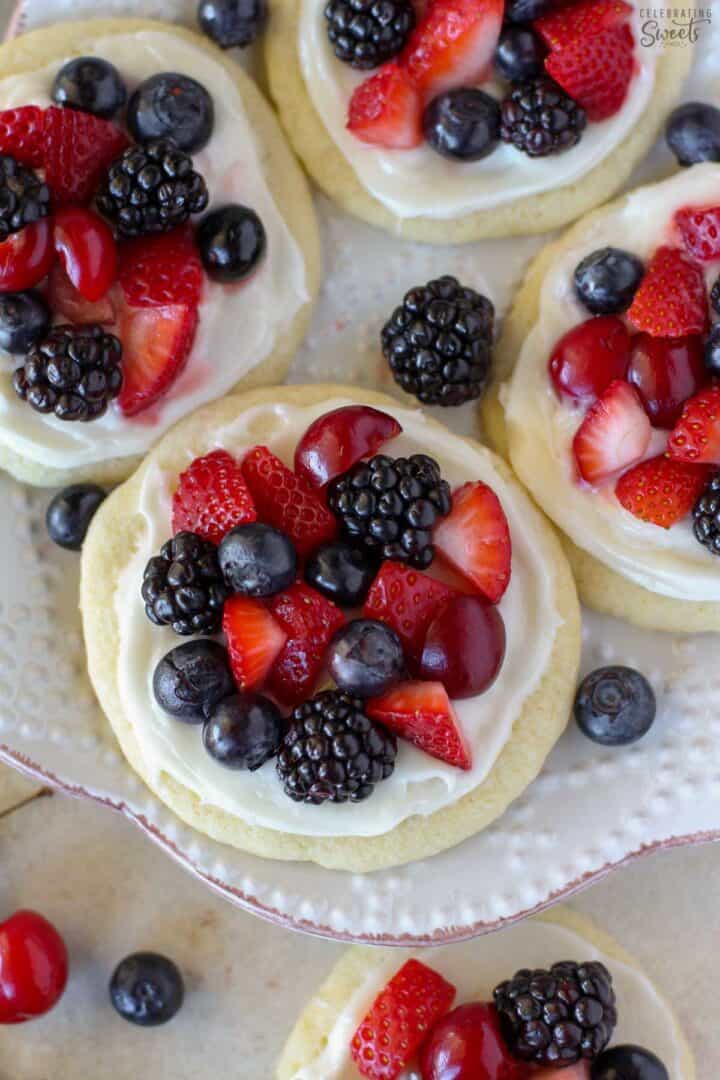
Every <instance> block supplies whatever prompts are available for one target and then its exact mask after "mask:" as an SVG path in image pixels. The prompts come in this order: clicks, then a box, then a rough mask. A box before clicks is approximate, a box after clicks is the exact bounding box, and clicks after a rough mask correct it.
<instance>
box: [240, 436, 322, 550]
mask: <svg viewBox="0 0 720 1080" xmlns="http://www.w3.org/2000/svg"><path fill="white" fill-rule="evenodd" d="M242 471H243V476H244V477H245V482H246V483H247V486H248V487H249V488H250V493H251V495H252V497H253V500H254V502H255V506H256V507H257V512H258V517H259V518H260V519H261V521H264V522H265V524H266V525H272V526H274V527H275V528H276V529H280V530H281V531H282V532H284V533H287V535H288V536H289V537H290V539H291V540H292V541H293V543H294V544H295V547H296V548H297V550H298V554H299V555H300V556H305V555H309V554H310V552H311V551H313V550H314V549H315V548H316V547H319V546H320V544H324V543H325V542H326V541H328V540H332V539H333V537H334V536H335V533H336V531H337V524H336V522H335V518H334V517H333V516H332V514H331V513H330V511H329V510H328V509H327V507H326V506H325V504H324V503H323V502H322V500H321V498H320V497H319V496H318V495H316V494H315V492H314V491H313V490H312V488H311V487H310V485H309V484H308V483H307V482H306V481H305V480H302V479H301V478H300V477H299V476H296V475H295V473H294V472H292V471H291V470H290V469H288V468H287V466H286V465H283V463H282V461H281V460H280V458H277V457H275V455H274V454H273V453H271V452H270V450H268V448H267V447H266V446H256V447H255V448H254V450H251V451H250V452H249V453H248V454H247V455H246V456H245V459H244V461H243V463H242Z"/></svg>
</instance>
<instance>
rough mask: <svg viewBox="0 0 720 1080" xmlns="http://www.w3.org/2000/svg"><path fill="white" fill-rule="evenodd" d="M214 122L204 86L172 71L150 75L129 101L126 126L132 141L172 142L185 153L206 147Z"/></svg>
mask: <svg viewBox="0 0 720 1080" xmlns="http://www.w3.org/2000/svg"><path fill="white" fill-rule="evenodd" d="M214 123H215V110H214V106H213V101H212V98H211V97H210V95H209V94H208V92H207V90H206V89H205V87H204V86H202V85H201V84H200V83H199V82H197V81H196V80H195V79H191V78H190V77H189V76H188V75H177V74H176V73H175V72H172V71H169V72H160V73H159V74H157V75H151V76H150V78H149V79H146V80H145V82H143V83H140V85H139V86H138V88H137V90H135V92H134V93H133V95H132V97H131V98H130V100H129V102H128V107H127V126H128V129H129V131H130V134H131V135H132V136H133V138H134V139H136V140H137V141H138V142H142V143H144V142H148V141H149V140H151V139H172V141H173V142H174V144H175V146H176V147H177V148H178V150H184V151H185V153H187V154H194V153H196V152H197V151H198V150H202V148H203V147H204V146H206V145H207V143H208V142H209V141H210V136H211V135H212V132H213V126H214Z"/></svg>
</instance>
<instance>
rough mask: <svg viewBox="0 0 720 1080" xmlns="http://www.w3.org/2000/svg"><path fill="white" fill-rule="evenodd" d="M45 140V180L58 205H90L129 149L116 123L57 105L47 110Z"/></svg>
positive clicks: (125, 136) (44, 130) (126, 138)
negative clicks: (104, 178) (109, 171)
mask: <svg viewBox="0 0 720 1080" xmlns="http://www.w3.org/2000/svg"><path fill="white" fill-rule="evenodd" d="M43 139H44V148H43V163H44V165H45V179H46V180H47V183H48V187H49V188H50V191H51V192H52V196H53V199H54V202H55V205H62V204H65V203H73V204H80V205H81V204H84V203H87V202H89V201H90V199H91V197H92V195H93V194H94V192H95V189H96V188H97V186H98V184H99V183H100V180H101V179H102V176H103V173H104V172H105V169H107V167H108V165H110V163H111V162H112V161H114V160H115V158H116V157H119V155H120V154H121V153H122V152H123V150H125V149H126V147H127V146H128V145H129V139H128V137H127V135H125V133H124V132H123V131H121V130H120V128H119V127H117V126H116V125H115V124H113V123H112V121H110V120H101V119H100V118H99V117H97V116H92V115H91V114H90V113H85V112H78V111H77V110H75V109H58V108H56V107H55V106H54V105H53V106H51V107H50V108H49V109H46V110H45V117H44V126H43Z"/></svg>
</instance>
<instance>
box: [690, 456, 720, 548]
mask: <svg viewBox="0 0 720 1080" xmlns="http://www.w3.org/2000/svg"><path fill="white" fill-rule="evenodd" d="M693 532H694V533H695V539H696V540H697V541H698V543H700V544H702V545H703V546H704V547H706V548H707V549H708V551H709V552H710V553H711V554H712V555H720V474H716V475H715V476H714V477H713V478H712V479H711V480H710V481H709V483H708V484H707V487H706V488H705V490H704V491H703V493H702V495H701V496H700V498H699V499H698V501H697V502H696V503H695V506H694V507H693Z"/></svg>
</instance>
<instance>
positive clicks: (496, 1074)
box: [420, 1001, 528, 1080]
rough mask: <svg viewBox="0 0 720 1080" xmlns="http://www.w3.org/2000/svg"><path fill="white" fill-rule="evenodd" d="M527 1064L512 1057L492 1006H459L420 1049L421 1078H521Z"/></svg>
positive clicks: (504, 1079)
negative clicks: (522, 1063)
mask: <svg viewBox="0 0 720 1080" xmlns="http://www.w3.org/2000/svg"><path fill="white" fill-rule="evenodd" d="M527 1075H528V1073H527V1066H524V1065H521V1064H520V1063H519V1062H517V1061H515V1060H514V1059H513V1058H512V1057H510V1052H509V1050H508V1048H507V1046H506V1045H505V1042H504V1040H503V1037H502V1033H501V1031H500V1021H499V1019H498V1014H497V1012H496V1011H495V1007H494V1006H493V1005H488V1004H485V1003H483V1002H479V1001H477V1002H472V1003H471V1004H470V1005H459V1006H458V1007H457V1008H456V1009H453V1010H452V1012H449V1013H447V1015H446V1016H444V1017H443V1018H442V1020H440V1021H439V1022H438V1023H437V1024H436V1025H435V1027H434V1028H433V1029H432V1031H431V1032H430V1035H429V1037H428V1039H427V1040H426V1042H425V1044H424V1045H423V1047H422V1049H421V1051H420V1076H421V1077H422V1080H522V1078H523V1077H527Z"/></svg>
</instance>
